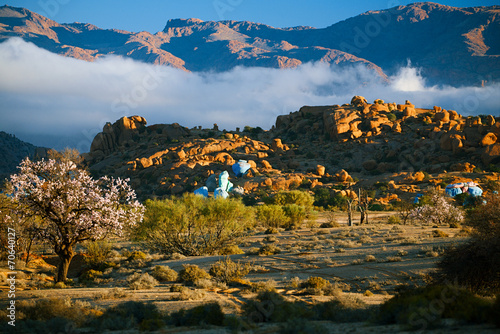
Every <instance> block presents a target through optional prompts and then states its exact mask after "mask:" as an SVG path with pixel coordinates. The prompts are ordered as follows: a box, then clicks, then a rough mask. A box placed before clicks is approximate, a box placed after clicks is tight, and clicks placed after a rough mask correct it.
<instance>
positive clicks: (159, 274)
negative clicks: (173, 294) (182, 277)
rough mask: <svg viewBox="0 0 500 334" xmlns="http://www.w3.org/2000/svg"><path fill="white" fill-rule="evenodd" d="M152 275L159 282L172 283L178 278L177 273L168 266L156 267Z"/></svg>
mask: <svg viewBox="0 0 500 334" xmlns="http://www.w3.org/2000/svg"><path fill="white" fill-rule="evenodd" d="M152 275H153V277H154V278H155V279H157V280H158V281H159V282H174V281H177V278H178V277H179V275H178V274H177V272H176V271H175V270H173V269H170V267H168V266H156V267H155V268H154V269H153V272H152Z"/></svg>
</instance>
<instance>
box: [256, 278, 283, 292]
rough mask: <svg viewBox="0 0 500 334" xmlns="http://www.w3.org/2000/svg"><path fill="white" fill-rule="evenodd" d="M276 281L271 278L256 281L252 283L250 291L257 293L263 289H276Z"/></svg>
mask: <svg viewBox="0 0 500 334" xmlns="http://www.w3.org/2000/svg"><path fill="white" fill-rule="evenodd" d="M276 285H277V283H276V281H275V280H272V279H269V280H267V281H260V282H255V283H251V288H250V291H252V292H255V293H260V292H263V291H274V292H275V291H276Z"/></svg>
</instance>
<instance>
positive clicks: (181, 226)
mask: <svg viewBox="0 0 500 334" xmlns="http://www.w3.org/2000/svg"><path fill="white" fill-rule="evenodd" d="M253 218H254V213H253V211H252V209H251V208H248V207H246V206H245V205H243V203H242V202H241V201H240V200H238V199H205V198H203V197H201V196H196V195H193V194H185V195H184V196H183V197H182V198H171V199H167V200H162V201H159V200H154V201H151V200H148V201H146V213H145V218H144V223H141V224H138V225H139V227H138V228H137V230H138V231H141V232H140V233H139V232H137V234H145V235H147V239H146V244H147V245H148V247H149V248H150V249H152V250H154V251H159V252H162V253H166V254H169V253H180V254H183V255H186V256H200V255H214V254H217V253H218V252H219V251H220V250H221V249H223V248H225V247H227V246H230V245H234V244H237V243H238V242H239V241H240V240H241V238H242V237H243V236H244V232H245V230H246V229H247V228H248V227H250V226H251V224H252V222H253Z"/></svg>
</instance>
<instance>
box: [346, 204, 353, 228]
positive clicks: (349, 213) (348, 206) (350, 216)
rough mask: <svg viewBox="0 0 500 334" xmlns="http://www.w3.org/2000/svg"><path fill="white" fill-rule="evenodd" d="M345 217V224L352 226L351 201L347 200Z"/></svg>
mask: <svg viewBox="0 0 500 334" xmlns="http://www.w3.org/2000/svg"><path fill="white" fill-rule="evenodd" d="M347 219H348V221H347V226H349V227H352V226H354V224H353V223H352V201H347Z"/></svg>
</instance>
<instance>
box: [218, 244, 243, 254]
mask: <svg viewBox="0 0 500 334" xmlns="http://www.w3.org/2000/svg"><path fill="white" fill-rule="evenodd" d="M218 253H219V255H236V254H245V252H244V251H243V250H242V249H241V248H240V247H239V246H238V245H228V246H226V247H224V248H222V249H221V250H220V251H218Z"/></svg>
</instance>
